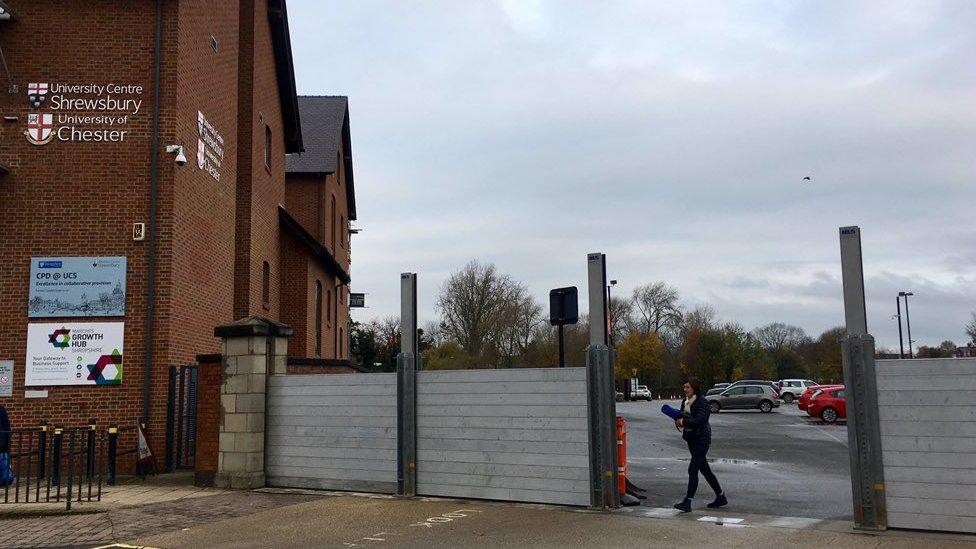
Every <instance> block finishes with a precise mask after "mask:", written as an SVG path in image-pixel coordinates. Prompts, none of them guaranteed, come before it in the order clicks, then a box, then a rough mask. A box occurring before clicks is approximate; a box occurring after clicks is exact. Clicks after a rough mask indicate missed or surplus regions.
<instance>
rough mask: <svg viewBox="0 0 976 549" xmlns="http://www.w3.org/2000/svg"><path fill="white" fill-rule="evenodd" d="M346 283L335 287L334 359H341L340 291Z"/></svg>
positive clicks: (333, 303)
mask: <svg viewBox="0 0 976 549" xmlns="http://www.w3.org/2000/svg"><path fill="white" fill-rule="evenodd" d="M346 284H347V283H346V282H340V283H338V284H336V285H335V300H334V301H333V302H332V306H333V307H334V308H335V317H334V318H335V325H334V326H333V327H332V358H334V359H337V360H338V358H339V291H340V289H341V288H342V287H343V286H345V285H346Z"/></svg>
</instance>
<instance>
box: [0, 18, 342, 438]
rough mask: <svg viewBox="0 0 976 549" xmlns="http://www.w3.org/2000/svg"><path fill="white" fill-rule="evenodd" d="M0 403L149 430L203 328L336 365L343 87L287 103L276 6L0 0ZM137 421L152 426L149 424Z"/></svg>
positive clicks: (33, 415)
mask: <svg viewBox="0 0 976 549" xmlns="http://www.w3.org/2000/svg"><path fill="white" fill-rule="evenodd" d="M0 49H2V53H3V59H4V60H5V62H6V67H5V69H4V70H5V71H6V72H7V74H5V75H4V76H5V78H4V80H5V81H6V82H8V83H6V84H4V85H5V86H6V90H5V93H3V90H0V110H2V111H3V120H2V121H0V296H2V299H0V405H3V406H5V407H6V409H7V410H8V412H9V414H10V416H11V420H12V422H13V424H14V426H31V425H36V424H37V423H38V422H41V421H47V422H51V423H54V424H59V425H83V424H85V423H86V422H87V421H88V420H89V419H95V420H97V421H98V423H99V424H108V423H118V424H123V423H134V422H136V421H137V420H139V419H140V418H146V419H147V425H148V428H149V433H150V436H151V437H153V438H156V437H154V436H153V435H154V434H158V433H162V432H163V430H164V429H165V419H166V418H165V415H166V400H167V382H168V373H169V369H170V367H171V366H176V365H183V364H190V363H193V362H195V360H196V357H197V356H199V355H205V354H213V353H219V352H220V344H221V342H220V340H219V339H218V338H215V337H214V328H215V327H216V326H218V325H222V324H226V323H228V322H231V321H234V320H236V319H240V318H244V317H249V316H260V317H265V318H269V319H272V320H277V321H280V322H284V323H287V324H289V325H291V326H292V327H293V328H294V330H295V333H294V336H293V337H292V340H291V343H290V349H289V355H290V357H289V371H291V370H294V371H301V372H308V371H321V372H323V373H326V372H328V373H331V372H343V371H352V369H354V368H356V366H355V365H353V364H352V363H351V362H350V361H349V345H348V338H349V330H348V326H349V284H350V281H351V279H350V262H351V252H350V245H351V242H350V232H351V231H350V229H349V223H350V221H353V220H355V219H356V208H355V192H354V182H353V169H352V150H351V138H350V133H349V115H348V107H347V101H346V99H345V98H342V97H307V98H306V97H299V96H298V94H297V90H296V88H295V77H294V67H293V63H292V57H291V43H290V37H289V30H288V20H287V11H286V6H285V2H284V0H239V1H229V0H228V1H221V2H188V1H178V0H155V1H154V0H141V1H132V2H115V1H89V0H51V1H43V2H42V1H37V0H32V1H26V0H24V1H13V0H7V1H3V2H0ZM157 436H158V435H157Z"/></svg>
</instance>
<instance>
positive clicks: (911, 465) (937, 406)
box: [877, 358, 976, 532]
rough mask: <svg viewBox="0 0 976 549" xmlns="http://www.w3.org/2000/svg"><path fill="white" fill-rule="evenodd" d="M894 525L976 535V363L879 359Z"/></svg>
mask: <svg viewBox="0 0 976 549" xmlns="http://www.w3.org/2000/svg"><path fill="white" fill-rule="evenodd" d="M877 380H878V408H879V416H880V419H881V449H882V454H883V459H884V476H885V483H886V485H887V488H886V492H887V505H888V525H889V526H891V527H894V528H917V529H925V530H947V531H956V532H976V399H974V398H973V394H974V391H976V359H951V358H950V359H915V360H879V361H878V362H877Z"/></svg>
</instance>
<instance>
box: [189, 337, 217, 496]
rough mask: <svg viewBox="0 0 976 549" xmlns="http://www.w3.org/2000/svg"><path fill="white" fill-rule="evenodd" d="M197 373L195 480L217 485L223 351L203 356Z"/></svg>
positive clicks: (204, 483)
mask: <svg viewBox="0 0 976 549" xmlns="http://www.w3.org/2000/svg"><path fill="white" fill-rule="evenodd" d="M199 363H200V369H199V371H198V373H197V383H198V385H197V391H198V392H197V439H196V456H195V457H194V460H195V462H194V469H195V473H194V476H195V478H194V483H195V484H196V485H197V486H213V485H214V476H215V475H216V474H217V455H218V454H217V449H218V446H219V439H220V436H219V435H220V421H221V408H220V386H221V384H223V382H224V365H223V361H222V360H221V356H220V355H208V356H201V357H200V362H199Z"/></svg>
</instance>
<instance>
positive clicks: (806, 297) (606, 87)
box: [288, 0, 976, 347]
mask: <svg viewBox="0 0 976 549" xmlns="http://www.w3.org/2000/svg"><path fill="white" fill-rule="evenodd" d="M706 4H707V5H706ZM288 9H289V20H290V25H291V36H292V50H293V54H294V58H295V69H296V72H297V79H298V88H299V91H300V92H301V93H304V94H328V95H347V96H349V105H350V116H351V128H352V142H353V161H354V163H355V175H356V179H355V181H356V201H357V207H358V213H359V220H358V222H357V225H358V226H359V227H360V228H361V229H362V230H363V232H362V233H361V234H359V235H357V236H354V237H353V267H352V276H353V288H352V289H353V291H360V292H366V293H367V304H368V305H369V308H367V309H363V310H357V311H356V312H355V313H354V318H356V319H357V320H368V319H371V318H374V317H379V316H387V315H393V314H397V313H398V310H399V309H398V307H399V301H398V299H399V297H398V291H399V288H398V275H399V273H401V272H406V271H414V272H417V273H419V274H418V278H419V284H420V309H421V321H422V322H423V321H424V320H429V319H432V318H434V317H435V315H436V311H435V309H434V301H435V298H436V293H437V290H438V288H439V287H440V285H441V284H442V282H443V281H444V279H445V278H446V277H447V276H448V275H449V274H450V273H451V272H452V271H455V270H457V269H459V268H460V267H462V266H463V265H464V264H465V263H466V262H468V261H469V260H471V259H478V260H479V261H482V262H490V263H494V264H495V265H496V266H497V267H498V268H499V269H500V270H501V271H503V272H507V273H509V274H511V275H512V276H513V277H515V278H516V279H519V280H522V281H524V282H525V283H526V284H527V285H528V286H529V288H530V289H531V290H532V292H533V293H534V294H535V295H536V296H537V297H538V299H539V300H540V301H541V302H545V301H546V300H547V299H548V291H549V289H550V288H554V287H559V286H567V285H577V286H579V287H580V288H581V290H582V289H583V288H585V286H586V280H585V276H586V254H587V252H595V251H602V252H605V253H606V254H607V262H608V273H609V277H610V278H615V279H617V280H618V281H619V284H618V285H617V286H616V287H615V288H614V292H615V294H614V295H629V293H630V291H631V290H632V289H633V288H634V287H635V286H637V285H640V284H643V283H648V282H654V281H658V280H663V281H665V282H667V283H669V284H671V285H673V286H675V287H677V288H678V290H679V291H680V292H681V296H682V300H683V302H684V303H685V305H686V306H688V307H693V306H694V305H696V304H698V303H708V304H710V305H712V306H713V307H714V308H715V310H716V312H717V313H718V316H719V318H720V319H722V320H734V321H737V322H739V323H741V324H742V325H743V326H745V327H746V328H747V329H751V328H753V327H755V326H758V325H762V324H766V323H769V322H774V321H781V322H787V323H790V324H796V325H799V326H801V327H803V328H804V329H805V330H807V332H808V333H809V334H811V335H813V336H816V335H818V334H819V333H820V332H821V331H822V330H824V329H826V328H829V327H832V326H836V325H840V324H842V322H843V306H842V301H841V283H840V260H839V248H838V234H837V229H838V227H840V226H843V225H859V226H860V227H861V229H862V231H863V246H864V267H865V273H866V277H867V282H866V294H867V299H868V317H869V318H868V329H869V331H870V332H871V333H872V334H874V335H875V337H876V338H877V339H878V344H879V346H888V347H897V345H898V336H897V334H898V332H897V324H896V323H895V321H894V320H892V319H891V316H892V315H893V314H894V313H895V310H894V309H895V304H894V303H892V301H894V300H895V296H896V294H897V292H898V291H899V290H911V291H913V292H914V293H915V296H914V297H913V298H912V301H911V302H910V306H911V320H912V335H913V336H914V338H915V339H916V340H917V341H918V343H919V344H930V345H935V344H938V343H939V342H940V341H942V340H943V339H952V340H953V341H955V342H956V343H960V344H961V343H963V341H964V339H965V335H964V332H963V326H964V325H965V323H966V322H967V321H968V319H969V314H970V313H969V312H970V311H971V310H974V309H976V221H974V215H976V191H974V174H976V62H974V53H976V30H974V29H976V3H973V2H969V1H959V2H937V1H931V0H928V1H919V2H902V1H893V0H886V1H884V2H863V1H862V2H841V1H836V2H787V1H768V2H732V1H723V2H707V3H695V2H680V3H678V2H674V3H669V2H643V1H633V2H565V1H561V2H556V1H551V2H550V1H545V0H534V1H532V0H508V1H483V2H476V1H457V2H454V1H452V2H406V1H395V2H394V1H389V2H373V1H357V2H323V1H320V0H292V1H290V2H289V3H288ZM805 176H810V177H811V179H812V181H809V182H804V181H802V179H803V177H805ZM581 307H585V304H583V303H581Z"/></svg>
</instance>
